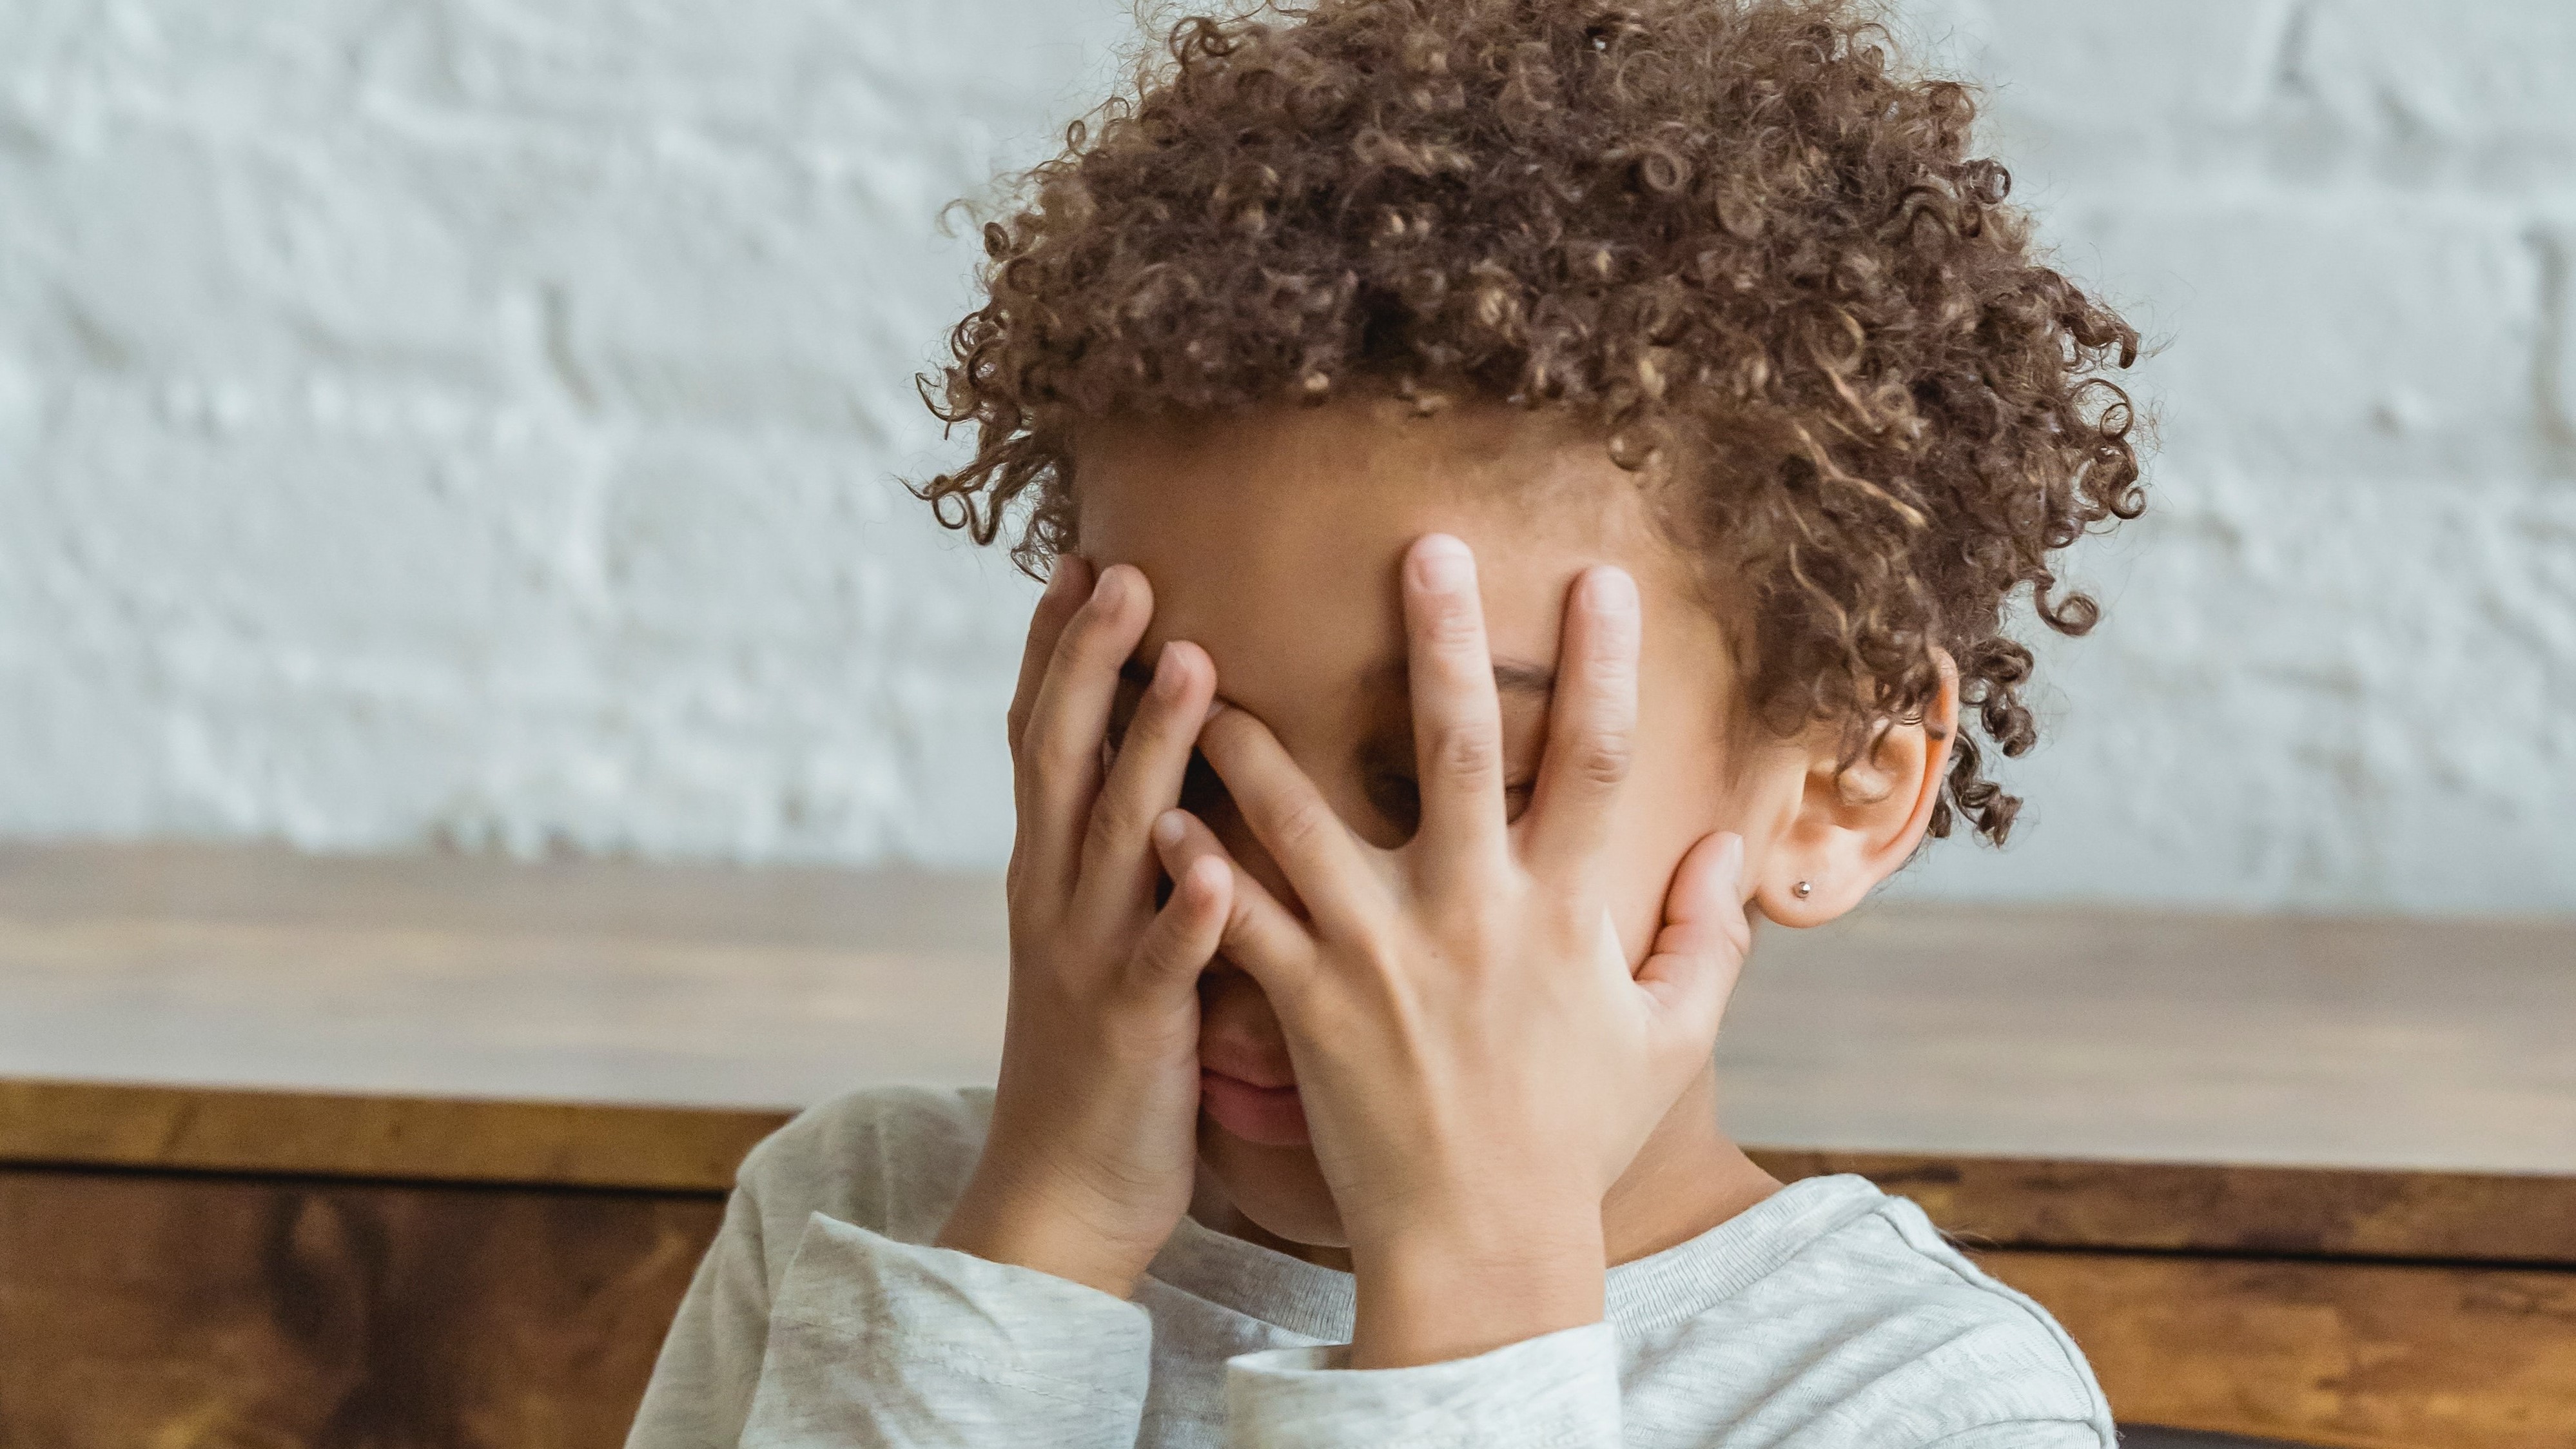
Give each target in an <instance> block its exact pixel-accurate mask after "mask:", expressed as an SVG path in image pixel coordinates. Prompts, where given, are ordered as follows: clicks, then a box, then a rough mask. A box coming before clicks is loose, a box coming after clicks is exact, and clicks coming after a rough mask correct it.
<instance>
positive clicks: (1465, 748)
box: [1431, 723, 1503, 780]
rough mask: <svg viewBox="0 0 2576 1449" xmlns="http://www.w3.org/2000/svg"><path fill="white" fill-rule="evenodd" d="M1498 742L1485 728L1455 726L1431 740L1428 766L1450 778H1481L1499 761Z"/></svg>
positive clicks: (1482, 726)
mask: <svg viewBox="0 0 2576 1449" xmlns="http://www.w3.org/2000/svg"><path fill="white" fill-rule="evenodd" d="M1502 753H1503V750H1502V740H1501V738H1500V736H1499V735H1498V734H1497V733H1496V732H1495V731H1494V730H1492V729H1490V728H1488V727H1486V726H1485V725H1483V724H1481V723H1478V724H1457V725H1451V726H1449V727H1448V728H1446V729H1443V730H1441V731H1440V732H1439V734H1438V735H1437V736H1436V737H1435V738H1434V739H1433V741H1432V749H1431V767H1432V768H1433V769H1435V770H1437V771H1439V772H1440V773H1441V774H1443V775H1446V776H1449V777H1451V778H1454V779H1470V780H1472V779H1481V778H1483V777H1484V776H1486V775H1489V774H1492V773H1493V772H1494V770H1495V769H1496V768H1497V767H1498V766H1499V765H1500V763H1501V761H1502Z"/></svg>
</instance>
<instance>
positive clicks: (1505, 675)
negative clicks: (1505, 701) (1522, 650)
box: [1118, 658, 1556, 695]
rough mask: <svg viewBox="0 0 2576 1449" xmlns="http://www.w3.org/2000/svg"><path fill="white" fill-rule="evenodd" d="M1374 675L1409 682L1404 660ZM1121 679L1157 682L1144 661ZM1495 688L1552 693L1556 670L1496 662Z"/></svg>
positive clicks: (1126, 668)
mask: <svg viewBox="0 0 2576 1449" xmlns="http://www.w3.org/2000/svg"><path fill="white" fill-rule="evenodd" d="M1372 672H1373V673H1376V674H1379V675H1381V676H1385V677H1390V678H1391V679H1392V681H1393V682H1394V683H1395V684H1397V685H1398V686H1401V685H1402V684H1403V683H1404V682H1405V676H1406V670H1405V667H1404V663H1403V661H1401V660H1398V661H1395V662H1393V663H1392V664H1390V665H1388V666H1385V667H1382V668H1380V669H1378V670H1374V671H1372ZM1118 677H1119V678H1121V679H1124V680H1126V681H1128V682H1129V683H1131V684H1138V685H1145V684H1151V683H1153V682H1154V666H1153V665H1152V664H1150V663H1147V662H1146V661H1145V660H1143V659H1141V658H1130V659H1129V660H1127V662H1126V663H1124V664H1121V665H1119V666H1118ZM1494 688H1496V689H1497V690H1500V691H1501V692H1503V693H1505V694H1541V695H1543V694H1549V693H1552V692H1554V691H1555V689H1556V671H1555V670H1553V669H1550V668H1548V667H1547V666H1546V665H1544V664H1532V663H1531V662H1529V661H1528V660H1526V659H1497V660H1495V661H1494Z"/></svg>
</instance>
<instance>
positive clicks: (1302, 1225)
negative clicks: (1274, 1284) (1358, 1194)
mask: <svg viewBox="0 0 2576 1449" xmlns="http://www.w3.org/2000/svg"><path fill="white" fill-rule="evenodd" d="M1199 1157H1200V1160H1201V1161H1203V1162H1205V1163H1206V1164H1207V1167H1208V1171H1209V1174H1210V1175H1211V1176H1213V1177H1214V1178H1215V1179H1216V1182H1217V1186H1219V1187H1221V1188H1223V1189H1224V1190H1225V1195H1226V1197H1227V1199H1228V1200H1229V1201H1230V1202H1231V1203H1232V1204H1233V1206H1234V1209H1235V1211H1237V1212H1239V1213H1241V1214H1243V1215H1244V1216H1245V1217H1247V1218H1250V1219H1251V1220H1252V1223H1253V1225H1254V1226H1255V1227H1258V1228H1260V1229H1261V1230H1262V1231H1263V1232H1265V1233H1268V1234H1270V1235H1271V1236H1273V1237H1276V1238H1281V1239H1285V1240H1286V1241H1288V1242H1290V1243H1297V1244H1302V1245H1304V1246H1307V1247H1312V1248H1339V1247H1343V1246H1345V1241H1346V1240H1345V1239H1344V1237H1343V1234H1342V1215H1341V1213H1340V1212H1339V1211H1337V1210H1336V1209H1335V1208H1334V1206H1333V1194H1332V1191H1331V1189H1329V1188H1327V1187H1325V1185H1324V1173H1323V1169H1322V1168H1321V1167H1319V1166H1318V1165H1317V1164H1316V1162H1315V1151H1314V1149H1313V1148H1311V1147H1264V1146H1261V1145H1260V1144H1258V1143H1252V1142H1246V1141H1244V1140H1243V1139H1242V1138H1240V1137H1237V1136H1235V1135H1234V1134H1232V1133H1230V1132H1227V1131H1226V1130H1225V1129H1223V1128H1221V1127H1218V1126H1216V1125H1215V1124H1214V1123H1211V1122H1205V1121H1202V1122H1201V1123H1200V1124H1199Z"/></svg>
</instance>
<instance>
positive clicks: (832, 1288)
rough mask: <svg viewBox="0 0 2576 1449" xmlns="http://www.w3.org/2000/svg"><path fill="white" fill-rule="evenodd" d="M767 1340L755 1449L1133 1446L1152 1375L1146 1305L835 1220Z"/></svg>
mask: <svg viewBox="0 0 2576 1449" xmlns="http://www.w3.org/2000/svg"><path fill="white" fill-rule="evenodd" d="M766 1328H767V1349H766V1352H765V1353H764V1354H763V1355H762V1358H761V1363H760V1368H759V1377H758V1385H757V1388H756V1389H755V1390H754V1391H753V1393H752V1396H751V1403H750V1409H749V1413H748V1416H747V1419H746V1421H745V1423H744V1425H743V1429H742V1435H741V1441H740V1442H741V1445H742V1449H860V1446H867V1449H915V1446H928V1445H957V1446H1005V1445H1007V1446H1019V1445H1026V1444H1048V1445H1063V1446H1067V1449H1094V1446H1097V1449H1110V1446H1115V1449H1132V1446H1133V1445H1134V1444H1135V1442H1136V1430H1137V1425H1138V1422H1139V1420H1140V1419H1141V1417H1142V1415H1143V1412H1144V1404H1145V1387H1146V1380H1147V1377H1148V1374H1149V1372H1150V1368H1151V1362H1152V1343H1153V1333H1152V1326H1151V1322H1150V1320H1149V1319H1148V1318H1147V1316H1146V1314H1145V1311H1144V1310H1143V1309H1142V1308H1139V1307H1137V1306H1136V1305H1135V1304H1133V1303H1129V1302H1127V1301H1125V1300H1124V1299H1120V1298H1115V1297H1112V1296H1111V1295H1109V1294H1106V1293H1103V1292H1100V1291H1099V1290H1097V1289H1094V1288H1087V1287H1084V1286H1082V1285H1081V1284H1078V1283H1073V1282H1069V1281H1067V1280H1065V1279H1062V1278H1057V1277H1054V1276H1052V1275H1050V1274H1046V1273H1040V1272H1037V1271H1035V1270H1033V1269H1028V1268H1018V1267H1011V1266H1008V1265H1005V1264H1000V1263H992V1262H987V1261H986V1260H984V1259H982V1258H977V1257H974V1256H972V1255H970V1254H966V1253H959V1252H954V1251H951V1250H949V1249H945V1248H926V1247H920V1246H917V1245H914V1244H909V1243H901V1242H897V1241H895V1240H894V1239H891V1238H888V1237H885V1236H883V1235H881V1234H878V1233H874V1232H871V1231H869V1230H868V1229H866V1228H862V1227H857V1226H855V1225H853V1224H850V1223H845V1222H841V1221H838V1220H836V1219H833V1218H830V1217H826V1216H824V1215H823V1214H821V1213H816V1214H814V1215H813V1216H812V1217H811V1218H809V1219H808V1220H807V1222H806V1225H805V1232H804V1236H803V1238H802V1239H801V1240H800V1242H799V1243H798V1245H797V1249H796V1255H795V1258H794V1259H793V1261H792V1262H791V1263H790V1264H789V1266H788V1269H787V1274H786V1277H785V1279H784V1281H783V1283H782V1284H781V1287H780V1289H779V1292H778V1297H777V1302H776V1303H775V1304H774V1305H773V1306H772V1307H771V1309H770V1312H769V1315H768V1321H767V1325H766ZM658 1377H659V1375H658V1373H657V1378H658ZM674 1442H678V1441H674ZM631 1443H632V1441H630V1445H631ZM654 1449H659V1446H658V1444H656V1445H655V1446H654Z"/></svg>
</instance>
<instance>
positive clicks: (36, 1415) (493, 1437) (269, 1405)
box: [0, 1169, 723, 1449]
mask: <svg viewBox="0 0 2576 1449" xmlns="http://www.w3.org/2000/svg"><path fill="white" fill-rule="evenodd" d="M722 1212H723V1204H722V1201H721V1200H720V1199H718V1198H715V1197H712V1196H704V1195H697V1196H672V1195H639V1194H611V1193H579V1192H532V1191H526V1190H512V1189H493V1188H461V1187H395V1186H382V1185H368V1184H356V1183H309V1182H306V1183H278V1182H259V1181H239V1180H225V1179H218V1178H189V1177H179V1176H170V1175H161V1174H122V1173H69V1172H36V1171H29V1170H23V1169H21V1170H0V1344H5V1345H6V1346H7V1351H6V1352H5V1353H0V1443H5V1444H8V1445H10V1446H13V1449H14V1446H21V1445H23V1446H30V1449H36V1446H41V1449H137V1446H142V1449H151V1446H168V1449H198V1446H207V1449H237V1446H238V1449H251V1446H257V1449H614V1446H615V1445H617V1444H619V1443H620V1442H622V1441H623V1439H624V1437H625V1432H626V1426H627V1424H628V1423H629V1421H630V1420H631V1419H632V1418H633V1416H634V1410H635V1404H636V1401H637V1400H638V1398H640V1397H641V1395H642V1393H643V1388H644V1383H645V1380H646V1379H647V1378H648V1377H649V1376H650V1375H651V1372H652V1364H653V1357H654V1355H655V1353H656V1352H658V1351H659V1348H660V1345H661V1340H662V1333H663V1330H664V1328H665V1327H666V1326H667V1325H668V1324H669V1322H670V1319H671V1315H672V1312H673V1310H674V1309H675V1308H676V1307H677V1306H678V1304H679V1300H680V1294H681V1293H682V1292H683V1291H684V1290H685V1289H686V1287H687V1285H688V1278H689V1274H690V1273H691V1271H692V1270H693V1269H694V1268H695V1266H696V1264H697V1260H698V1257H699V1255H700V1253H702V1252H703V1251H704V1249H705V1246H706V1244H707V1242H708V1241H709V1240H710V1239H711V1238H712V1237H713V1235H714V1233H715V1229H716V1225H717V1222H718V1221H719V1219H720V1217H721V1214H722Z"/></svg>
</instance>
